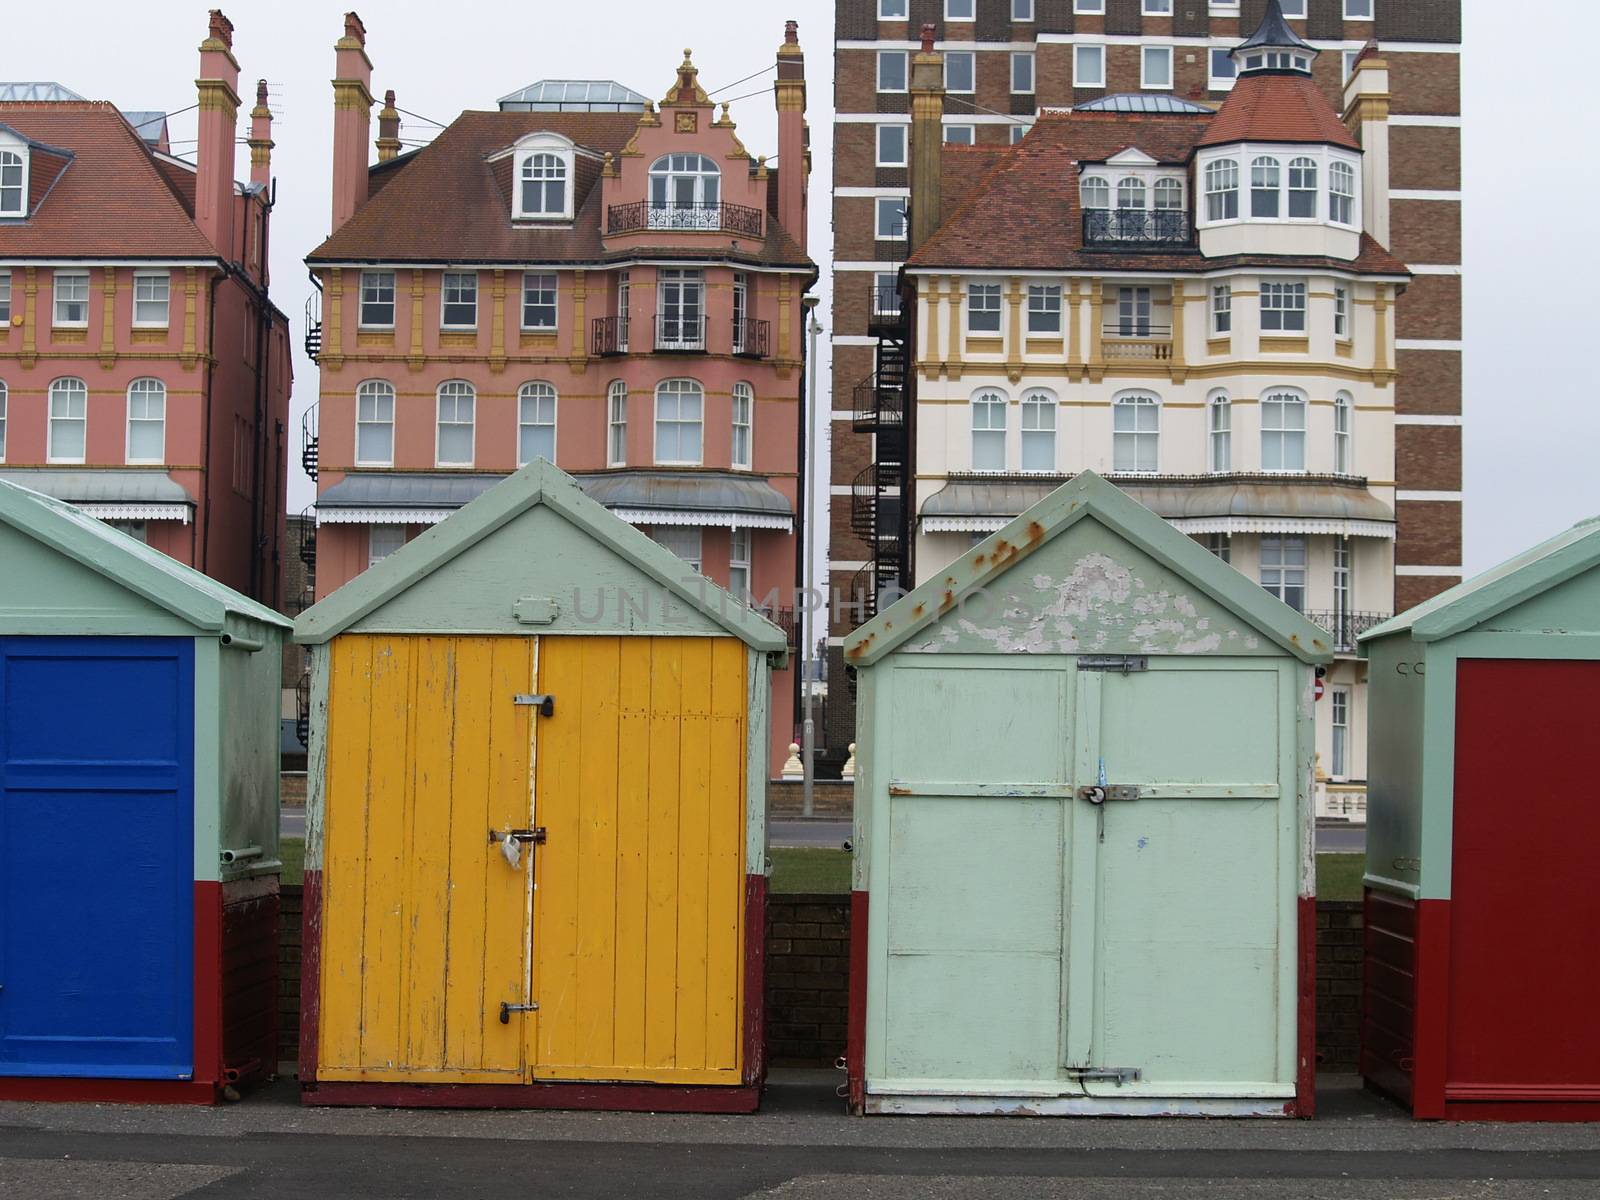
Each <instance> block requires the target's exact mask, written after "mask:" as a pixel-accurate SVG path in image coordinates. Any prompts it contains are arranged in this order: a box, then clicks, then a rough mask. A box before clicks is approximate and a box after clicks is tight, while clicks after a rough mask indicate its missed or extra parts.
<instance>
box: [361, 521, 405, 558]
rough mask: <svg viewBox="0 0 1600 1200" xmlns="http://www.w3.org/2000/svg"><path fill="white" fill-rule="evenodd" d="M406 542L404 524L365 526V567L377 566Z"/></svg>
mask: <svg viewBox="0 0 1600 1200" xmlns="http://www.w3.org/2000/svg"><path fill="white" fill-rule="evenodd" d="M405 544H406V527H405V526H404V525H369V526H367V567H368V569H371V568H372V567H375V566H377V565H378V564H379V563H381V562H382V561H383V560H384V559H386V558H388V557H389V555H391V554H393V553H394V552H395V551H396V550H398V549H400V547H401V546H404V545H405Z"/></svg>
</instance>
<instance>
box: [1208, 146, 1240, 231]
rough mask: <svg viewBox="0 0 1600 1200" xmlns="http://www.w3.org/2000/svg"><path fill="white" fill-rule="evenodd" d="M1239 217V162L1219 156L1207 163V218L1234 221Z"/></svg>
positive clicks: (1209, 219)
mask: <svg viewBox="0 0 1600 1200" xmlns="http://www.w3.org/2000/svg"><path fill="white" fill-rule="evenodd" d="M1238 217H1239V164H1238V162H1236V161H1235V160H1234V159H1231V158H1219V159H1216V160H1215V161H1214V162H1209V163H1207V164H1206V220H1208V221H1234V220H1237V219H1238Z"/></svg>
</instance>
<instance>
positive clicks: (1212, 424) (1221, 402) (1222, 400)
mask: <svg viewBox="0 0 1600 1200" xmlns="http://www.w3.org/2000/svg"><path fill="white" fill-rule="evenodd" d="M1206 467H1207V468H1208V469H1209V470H1211V471H1231V470H1233V402H1232V401H1231V400H1229V399H1228V393H1227V392H1223V391H1216V392H1212V393H1211V397H1210V399H1208V400H1207V401H1206Z"/></svg>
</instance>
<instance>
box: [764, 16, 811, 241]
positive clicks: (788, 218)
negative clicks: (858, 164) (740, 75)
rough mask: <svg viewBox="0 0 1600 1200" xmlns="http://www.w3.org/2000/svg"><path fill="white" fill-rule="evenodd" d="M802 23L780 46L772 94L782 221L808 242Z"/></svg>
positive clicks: (786, 32) (787, 27)
mask: <svg viewBox="0 0 1600 1200" xmlns="http://www.w3.org/2000/svg"><path fill="white" fill-rule="evenodd" d="M799 28H800V27H799V24H798V23H797V22H794V21H787V22H785V23H784V27H783V45H781V46H779V47H778V78H777V81H776V82H775V83H774V84H773V85H772V94H773V98H774V100H775V101H776V102H777V105H778V166H779V171H778V224H780V225H782V226H783V228H784V232H786V233H787V234H788V235H789V236H790V237H792V238H793V239H794V240H795V241H796V242H798V243H799V244H800V248H801V249H802V250H803V249H805V245H806V190H807V189H806V173H807V172H806V167H807V154H806V56H805V52H804V51H803V50H801V49H800V37H799Z"/></svg>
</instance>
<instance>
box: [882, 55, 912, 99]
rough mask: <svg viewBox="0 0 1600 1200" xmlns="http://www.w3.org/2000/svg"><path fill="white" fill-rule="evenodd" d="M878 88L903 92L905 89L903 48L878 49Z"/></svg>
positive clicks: (884, 90)
mask: <svg viewBox="0 0 1600 1200" xmlns="http://www.w3.org/2000/svg"><path fill="white" fill-rule="evenodd" d="M878 90H879V91H880V92H903V91H905V90H906V52H905V51H904V50H879V51H878Z"/></svg>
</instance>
